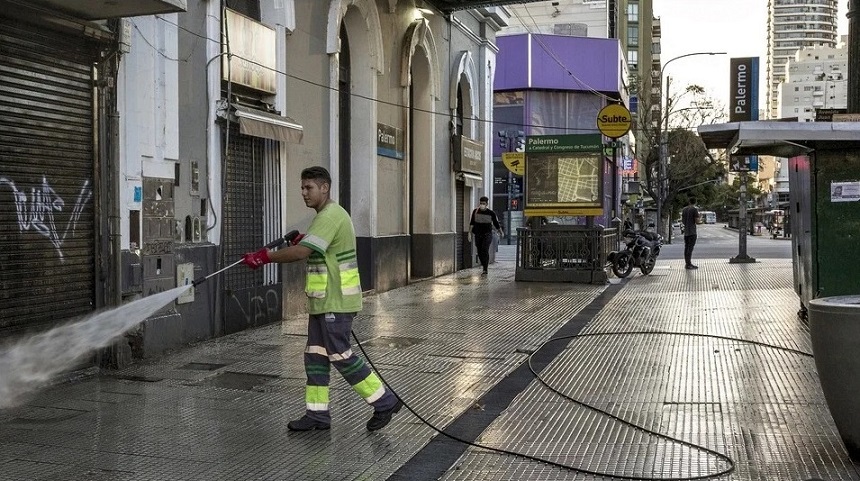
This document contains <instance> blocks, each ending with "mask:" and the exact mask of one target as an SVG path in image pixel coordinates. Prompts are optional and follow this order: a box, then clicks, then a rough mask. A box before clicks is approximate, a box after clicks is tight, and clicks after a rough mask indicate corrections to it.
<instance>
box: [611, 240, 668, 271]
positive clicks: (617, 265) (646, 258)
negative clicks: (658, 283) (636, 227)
mask: <svg viewBox="0 0 860 481" xmlns="http://www.w3.org/2000/svg"><path fill="white" fill-rule="evenodd" d="M622 235H623V237H624V240H623V242H624V244H625V246H626V248H625V249H624V250H622V251H613V252H610V253H609V262H611V263H612V272H614V273H615V275H616V276H618V277H621V278H624V277H627V276H629V275H630V272H632V271H633V268H634V267H638V268H639V269H640V270H641V271H642V274H644V275H648V274H650V273H651V271H653V270H654V266H655V265H656V264H657V256H659V255H660V247H662V246H663V237H662V236H660V235H658V234H655V233H653V232H648V231H642V232H636V231H633V230H631V229H628V230H625V231H624V233H623V234H622Z"/></svg>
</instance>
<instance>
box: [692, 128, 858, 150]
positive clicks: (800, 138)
mask: <svg viewBox="0 0 860 481" xmlns="http://www.w3.org/2000/svg"><path fill="white" fill-rule="evenodd" d="M698 131H699V135H700V136H701V137H702V141H703V142H704V143H705V147H707V148H708V149H727V150H728V151H729V153H730V154H732V155H774V156H777V157H794V156H796V155H802V154H807V153H809V152H811V151H813V150H815V149H822V148H827V149H832V148H845V147H849V146H850V145H852V144H855V148H856V147H860V122H778V121H766V120H759V121H751V122H729V123H726V124H716V125H701V126H699V128H698Z"/></svg>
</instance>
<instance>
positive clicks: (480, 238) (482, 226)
mask: <svg viewBox="0 0 860 481" xmlns="http://www.w3.org/2000/svg"><path fill="white" fill-rule="evenodd" d="M489 202H490V199H488V198H487V197H486V196H484V197H481V199H480V200H479V203H478V207H477V208H476V209H475V210H473V211H472V219H471V220H470V221H469V242H470V243H471V242H472V237H473V236H474V239H475V245H476V247H477V249H478V259H479V260H480V261H481V266H482V267H483V268H484V270H483V271H482V272H481V275H487V266H488V265H489V264H490V245H491V244H492V243H493V229H495V230H497V231H498V232H499V238H502V237H504V236H505V231H504V230H503V229H502V226H501V225H500V224H499V218H498V217H496V213H495V212H493V210H492V209H490V208H489Z"/></svg>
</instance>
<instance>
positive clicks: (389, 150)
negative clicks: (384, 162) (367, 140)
mask: <svg viewBox="0 0 860 481" xmlns="http://www.w3.org/2000/svg"><path fill="white" fill-rule="evenodd" d="M376 153H377V155H381V156H383V157H391V158H392V159H399V160H403V130H402V129H398V128H397V127H392V126H390V125H385V124H379V123H378V124H376Z"/></svg>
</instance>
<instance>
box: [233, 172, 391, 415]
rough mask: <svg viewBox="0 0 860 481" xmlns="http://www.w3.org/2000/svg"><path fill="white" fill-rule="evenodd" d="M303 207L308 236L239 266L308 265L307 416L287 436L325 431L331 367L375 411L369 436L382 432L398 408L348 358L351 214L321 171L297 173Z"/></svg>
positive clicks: (354, 277) (356, 294)
mask: <svg viewBox="0 0 860 481" xmlns="http://www.w3.org/2000/svg"><path fill="white" fill-rule="evenodd" d="M301 181H302V197H303V198H304V201H305V205H306V206H308V207H310V208H312V209H314V210H316V216H315V217H314V219H313V221H312V222H311V225H310V227H309V228H308V231H307V233H305V234H304V235H302V236H300V237H299V238H297V239H296V240H294V241H293V243H292V244H291V245H289V246H287V247H284V248H282V249H280V250H277V251H271V252H270V251H269V250H268V249H266V248H263V249H260V250H259V251H257V252H250V253H248V254H245V256H244V257H243V260H244V262H245V264H247V265H248V266H249V267H251V268H253V269H256V268H257V267H260V266H262V265H264V264H268V263H269V262H278V263H286V262H295V261H299V260H302V259H307V264H308V267H307V280H306V283H305V293H306V294H307V296H308V341H307V346H306V348H305V354H304V363H305V374H306V375H307V385H306V387H305V403H306V410H305V415H304V416H302V417H301V418H299V419H297V420H294V421H290V422H289V423H288V424H287V427H288V428H289V429H290V430H291V431H311V430H314V429H329V427H330V425H331V415H330V413H329V373H330V370H331V365H332V364H334V366H335V368H336V369H337V370H338V371H339V372H340V374H341V375H342V376H343V377H344V379H346V381H347V382H348V383H349V385H350V386H352V388H353V389H354V390H355V392H357V393H358V394H359V396H361V398H362V399H364V400H365V401H366V402H367V403H368V404H370V405H371V406H373V409H374V411H373V416H372V417H371V418H370V420H369V421H367V429H368V431H376V430H377V429H382V428H383V427H385V426H386V425H387V424H388V423H389V422H390V421H391V417H392V415H394V414H395V413H397V412H398V411H399V410H400V408H401V406H402V403H401V401H400V400H399V399H397V397H396V396H395V395H394V393H393V392H391V391H390V390H389V389H387V388H386V387H385V385H384V384H383V383H382V381H381V380H380V379H379V376H377V375H376V374H375V373H374V372H373V371H371V370H370V367H368V366H367V364H366V363H365V362H364V360H362V359H361V358H360V357H358V356H357V355H356V354H355V353H353V352H352V344H351V343H350V340H349V335H350V333H351V332H352V321H353V319H354V318H355V315H356V314H357V313H358V311H360V310H361V285H360V281H359V276H358V259H357V255H356V240H355V229H354V228H353V225H352V219H351V218H350V217H349V213H347V212H346V210H344V208H343V207H341V206H340V205H338V204H337V203H336V202H334V201H333V200H332V199H331V197H330V189H331V176H330V175H329V173H328V170H326V169H325V168H323V167H309V168H307V169H304V170H303V171H302V173H301Z"/></svg>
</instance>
